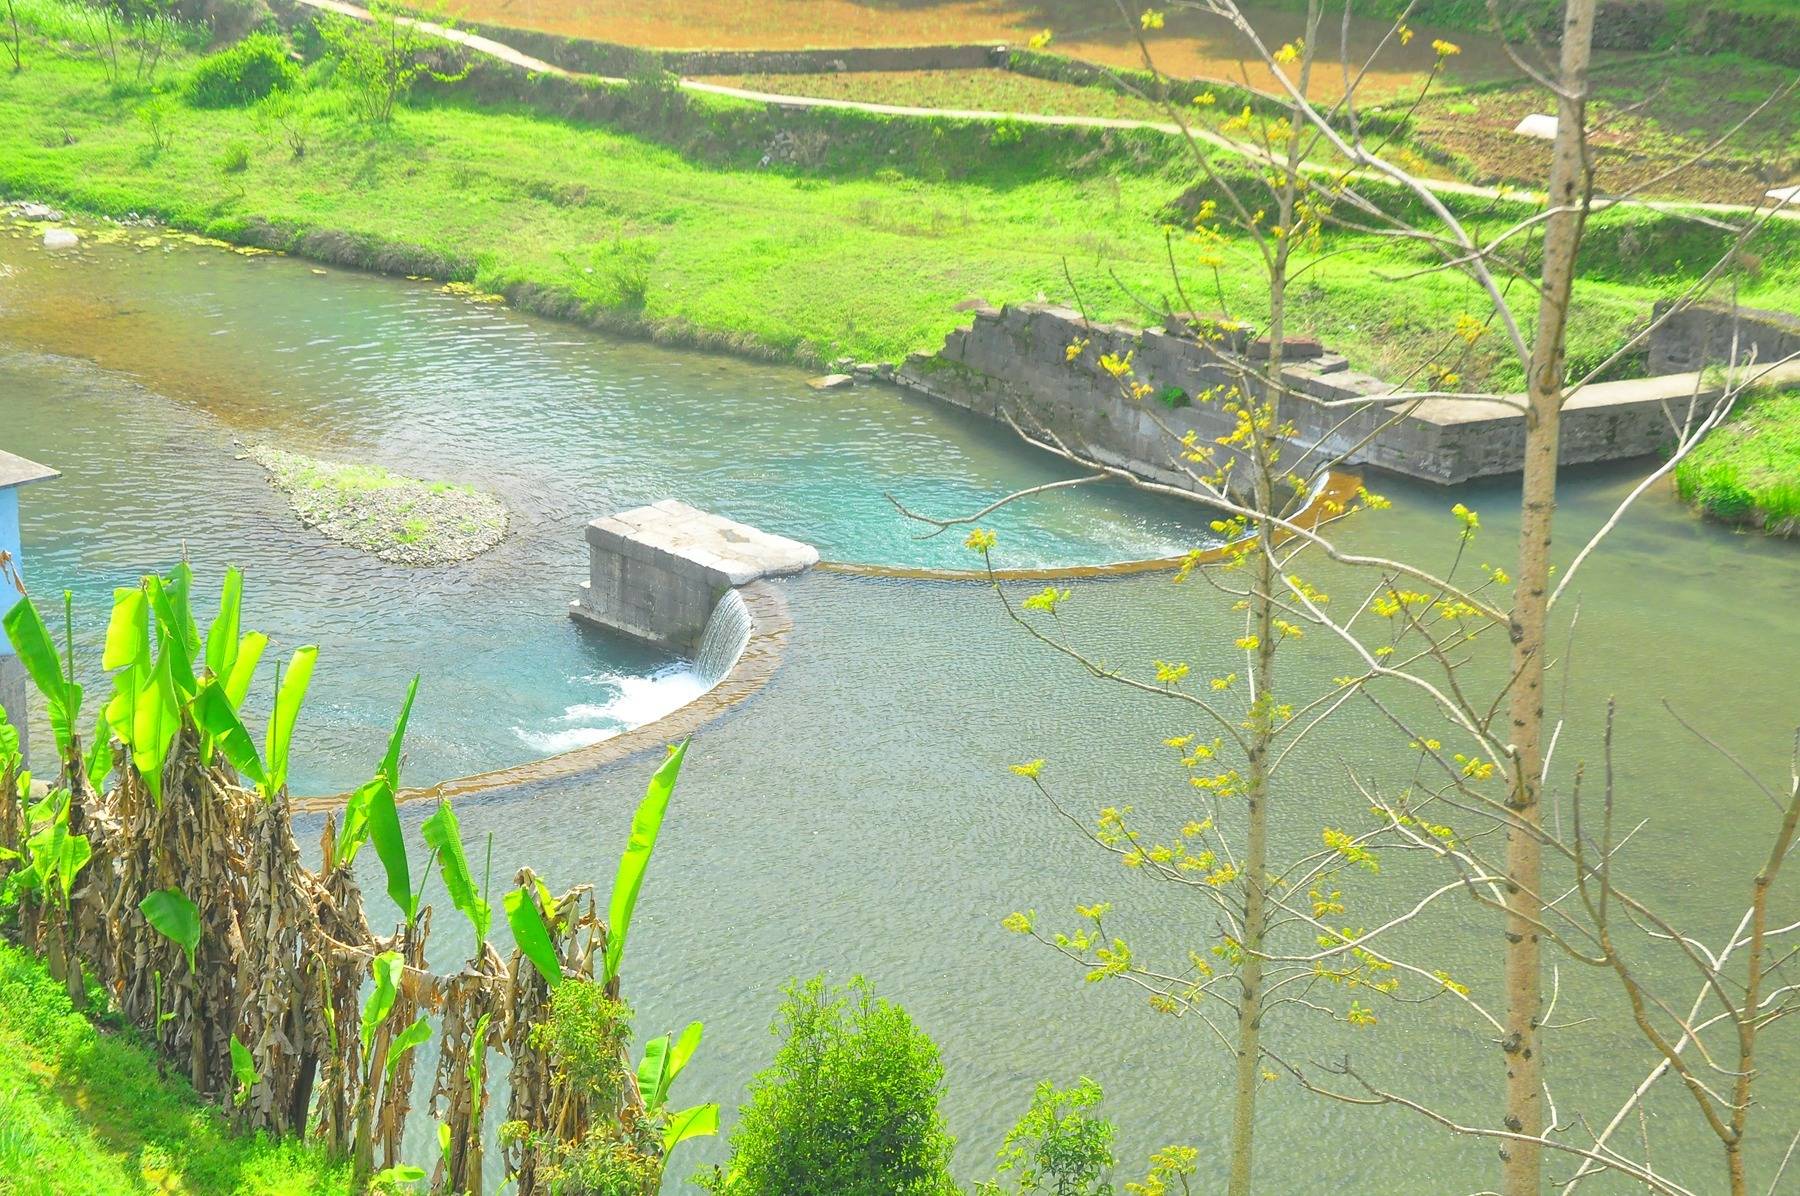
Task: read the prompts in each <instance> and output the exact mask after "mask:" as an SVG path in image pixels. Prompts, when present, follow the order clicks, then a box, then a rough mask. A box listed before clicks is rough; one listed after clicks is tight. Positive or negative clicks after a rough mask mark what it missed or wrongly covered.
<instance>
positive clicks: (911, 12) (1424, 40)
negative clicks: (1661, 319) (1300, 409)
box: [450, 0, 1513, 100]
mask: <svg viewBox="0 0 1800 1196" xmlns="http://www.w3.org/2000/svg"><path fill="white" fill-rule="evenodd" d="M1133 7H1134V8H1135V7H1137V6H1136V4H1135V0H1134V5H1133ZM450 9H451V11H452V12H453V13H454V14H456V15H457V16H459V17H461V18H463V19H465V20H471V21H479V22H483V23H487V24H496V25H510V26H513V27H516V28H526V29H539V30H543V31H545V32H549V33H560V34H564V35H567V36H573V37H585V38H593V39H595V40H599V41H607V42H617V43H621V44H624V45H632V46H642V47H647V48H652V49H667V50H674V49H682V50H698V49H708V50H726V49H756V50H784V49H837V48H845V47H851V46H913V45H933V44H944V43H967V42H986V41H992V42H995V43H1005V44H1009V45H1016V46H1023V45H1024V44H1026V42H1028V41H1029V40H1030V39H1031V38H1032V37H1033V36H1034V35H1036V34H1039V33H1041V32H1042V31H1044V30H1049V31H1050V32H1051V34H1052V41H1051V44H1050V46H1049V48H1050V49H1052V50H1054V51H1056V52H1057V53H1061V54H1067V55H1070V56H1072V57H1075V58H1083V59H1087V60H1088V61H1091V62H1099V63H1105V64H1107V65H1111V66H1129V67H1141V66H1142V65H1143V61H1142V58H1141V57H1140V54H1139V50H1138V46H1137V43H1136V40H1135V38H1134V37H1133V34H1132V30H1131V29H1130V28H1129V27H1128V26H1127V25H1126V24H1125V22H1124V21H1123V20H1122V19H1121V18H1120V16H1119V11H1118V8H1117V7H1116V5H1115V4H1114V3H1113V2H1112V0H684V2H683V3H681V4H679V5H676V4H645V3H642V2H641V0H450ZM1246 12H1247V14H1248V15H1249V16H1250V17H1251V19H1252V20H1253V21H1254V22H1255V23H1256V25H1257V27H1258V29H1260V30H1261V31H1262V32H1263V35H1264V37H1265V38H1266V39H1267V40H1269V41H1270V43H1271V47H1273V46H1278V45H1280V44H1281V43H1282V42H1284V41H1287V40H1290V39H1292V38H1296V37H1299V36H1300V35H1301V34H1302V33H1303V32H1304V24H1303V20H1302V18H1301V17H1300V16H1298V15H1297V14H1295V13H1292V12H1288V11H1283V10H1278V9H1268V10H1262V9H1257V8H1254V7H1250V8H1247V9H1246ZM1387 31H1388V26H1387V24H1386V23H1385V22H1381V21H1361V20H1359V21H1353V22H1352V23H1351V30H1350V50H1351V56H1352V60H1353V61H1354V62H1356V63H1358V64H1360V63H1361V62H1362V60H1363V59H1365V58H1366V57H1367V56H1368V55H1369V54H1370V53H1371V52H1372V51H1373V50H1374V49H1375V47H1376V46H1377V45H1378V44H1379V43H1380V40H1381V38H1382V37H1383V36H1384V35H1385V34H1386V33H1387ZM1416 34H1417V36H1415V37H1414V38H1413V39H1412V42H1411V44H1409V45H1406V46H1400V45H1398V44H1394V45H1390V46H1389V47H1388V48H1387V49H1386V50H1384V51H1383V53H1382V54H1381V56H1380V58H1379V59H1378V61H1377V62H1376V63H1375V64H1374V66H1373V67H1372V68H1371V69H1370V71H1369V72H1368V74H1367V75H1366V76H1365V78H1364V80H1363V84H1362V87H1363V94H1364V95H1365V96H1367V97H1368V98H1369V99H1370V100H1376V99H1392V98H1395V97H1397V96H1401V95H1405V94H1407V93H1409V92H1411V91H1413V90H1416V89H1417V87H1418V86H1419V84H1420V82H1421V80H1422V79H1423V78H1424V77H1425V74H1426V73H1427V72H1429V71H1430V70H1431V68H1432V65H1433V64H1434V63H1435V62H1436V61H1437V54H1436V52H1435V51H1434V50H1433V49H1432V48H1431V43H1432V41H1433V39H1434V38H1437V37H1439V36H1442V37H1445V38H1447V39H1448V40H1450V41H1453V42H1455V43H1456V44H1457V45H1459V46H1460V47H1461V49H1462V53H1461V54H1459V55H1457V56H1456V57H1455V58H1454V59H1452V60H1451V61H1450V63H1449V66H1448V70H1447V77H1448V79H1449V80H1450V81H1452V82H1461V83H1469V82H1480V81H1484V80H1492V79H1495V78H1503V77H1509V76H1510V75H1511V74H1512V73H1513V68H1512V66H1511V64H1510V63H1509V62H1508V61H1507V60H1506V57H1505V55H1504V54H1503V53H1502V52H1501V50H1500V47H1499V44H1498V43H1497V42H1495V41H1494V40H1493V39H1491V38H1487V37H1482V36H1478V35H1476V34H1472V33H1462V32H1459V33H1440V32H1439V31H1435V30H1432V29H1430V28H1428V27H1425V26H1420V27H1419V28H1418V29H1417V30H1416ZM1147 36H1148V38H1149V41H1150V47H1151V50H1152V53H1153V54H1154V56H1155V61H1156V66H1157V68H1158V69H1160V70H1163V71H1166V72H1167V73H1169V74H1171V75H1175V76H1178V77H1181V78H1194V79H1200V78H1204V79H1222V80H1226V81H1229V82H1233V83H1247V84H1248V85H1250V86H1252V87H1255V88H1257V89H1258V90H1267V89H1269V88H1270V87H1271V86H1272V85H1273V81H1272V79H1271V78H1270V76H1269V74H1268V72H1267V71H1265V70H1264V69H1263V68H1262V67H1261V66H1260V65H1256V66H1251V65H1249V64H1248V63H1247V62H1246V61H1245V59H1246V58H1247V57H1248V54H1247V51H1248V47H1247V46H1246V45H1245V44H1244V43H1243V42H1242V41H1241V39H1240V38H1239V37H1238V35H1237V34H1236V32H1235V31H1233V30H1232V29H1231V28H1230V27H1229V26H1227V25H1226V24H1225V23H1224V22H1223V21H1221V20H1219V19H1218V18H1216V17H1207V16H1202V15H1199V14H1195V13H1187V12H1175V11H1171V12H1169V13H1168V18H1167V23H1166V25H1165V27H1164V28H1162V29H1160V30H1155V31H1152V32H1150V33H1149V34H1148V35H1147ZM1321 42H1322V44H1326V45H1329V46H1330V47H1332V49H1333V51H1334V56H1335V50H1336V48H1337V46H1338V45H1339V44H1340V29H1339V26H1338V24H1337V23H1336V22H1332V23H1331V24H1330V28H1329V29H1328V30H1327V31H1326V33H1325V34H1324V35H1323V36H1322V37H1321ZM1313 90H1314V93H1315V95H1316V96H1317V97H1319V98H1326V97H1330V96H1334V95H1337V94H1341V92H1342V90H1343V77H1342V73H1341V72H1340V71H1338V70H1335V69H1332V70H1326V71H1321V72H1319V74H1318V77H1317V78H1316V79H1315V80H1314V87H1313Z"/></svg>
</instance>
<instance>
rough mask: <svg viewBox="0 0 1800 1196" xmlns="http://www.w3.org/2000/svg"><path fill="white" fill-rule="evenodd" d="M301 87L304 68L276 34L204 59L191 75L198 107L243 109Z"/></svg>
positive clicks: (260, 36)
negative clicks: (290, 56) (272, 95)
mask: <svg viewBox="0 0 1800 1196" xmlns="http://www.w3.org/2000/svg"><path fill="white" fill-rule="evenodd" d="M299 84H300V68H299V67H298V66H296V65H294V63H293V61H292V60H291V59H289V58H288V53H287V46H286V45H284V44H283V43H282V40H281V39H280V38H278V37H276V36H275V35H274V34H272V33H257V34H253V35H251V36H250V37H247V38H245V39H244V40H243V41H241V42H239V43H238V44H237V45H235V46H233V47H231V48H230V49H229V50H221V51H219V52H218V53H217V54H211V55H208V56H207V57H205V58H202V59H201V60H200V62H199V64H198V65H197V66H195V67H194V73H193V74H192V75H190V76H188V102H189V103H190V104H192V105H194V107H196V108H240V107H243V106H245V105H247V104H254V103H256V101H258V100H261V99H265V98H267V97H268V96H269V95H271V94H272V93H274V92H277V91H287V90H288V89H290V88H293V87H297V86H299Z"/></svg>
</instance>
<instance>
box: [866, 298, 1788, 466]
mask: <svg viewBox="0 0 1800 1196" xmlns="http://www.w3.org/2000/svg"><path fill="white" fill-rule="evenodd" d="M1196 326H1197V324H1196V323H1194V322H1190V321H1189V320H1188V319H1186V318H1179V317H1178V318H1176V319H1173V320H1171V321H1170V326H1169V327H1165V328H1136V327H1132V326H1129V325H1124V324H1100V323H1090V322H1089V321H1087V320H1085V319H1083V318H1082V316H1081V313H1079V312H1076V311H1071V310H1069V309H1067V308H1060V307H1050V306H1045V305H1040V304H1023V305H1019V306H1011V307H1006V308H1002V309H994V308H991V307H988V308H979V309H977V310H976V313H975V320H974V323H973V324H972V325H971V326H970V327H968V328H966V329H958V330H957V331H955V332H952V333H951V334H950V335H949V336H948V337H946V338H945V341H944V347H943V349H942V350H941V351H939V352H937V353H935V354H924V353H914V354H912V355H911V356H910V357H908V358H907V359H906V362H905V364H904V365H903V366H902V367H901V369H900V371H899V373H898V375H897V376H896V379H895V380H896V381H897V382H899V384H900V385H901V386H903V387H906V388H907V389H910V390H914V391H917V392H919V393H922V394H926V395H929V396H931V397H933V398H936V399H940V400H942V401H944V402H947V403H951V404H954V405H955V406H958V407H963V408H966V409H968V410H970V411H974V412H976V413H978V414H981V415H985V416H988V417H989V418H991V419H998V420H1005V419H1011V420H1012V421H1013V422H1014V423H1016V424H1017V425H1018V426H1019V427H1020V428H1021V429H1022V430H1023V431H1025V432H1027V433H1028V434H1032V435H1035V436H1039V437H1043V436H1045V434H1048V435H1050V436H1054V437H1055V438H1056V439H1058V440H1060V441H1061V442H1062V443H1063V444H1064V445H1065V446H1067V447H1068V448H1070V449H1072V450H1076V451H1079V452H1081V453H1084V454H1087V455H1089V456H1091V457H1093V458H1094V459H1096V460H1099V461H1102V462H1104V463H1106V464H1108V465H1113V466H1116V467H1118V468H1122V469H1125V470H1127V471H1129V472H1131V473H1133V474H1135V475H1137V476H1139V477H1142V478H1146V479H1148V480H1151V481H1158V482H1165V483H1169V484H1172V485H1176V486H1183V487H1188V486H1189V485H1190V482H1191V479H1190V478H1189V477H1188V475H1187V473H1186V472H1185V470H1184V469H1183V468H1182V465H1181V462H1180V461H1179V460H1178V458H1177V455H1176V453H1177V448H1178V445H1177V440H1178V438H1179V437H1180V436H1182V435H1183V434H1185V433H1187V432H1189V431H1192V432H1194V433H1196V434H1197V435H1198V436H1199V437H1200V438H1201V439H1202V440H1211V439H1214V438H1215V437H1218V436H1223V435H1225V434H1227V433H1229V432H1230V431H1231V430H1232V425H1233V420H1232V417H1231V416H1229V415H1228V414H1226V413H1225V412H1223V411H1221V410H1220V409H1219V405H1218V404H1216V403H1193V402H1191V398H1192V396H1195V395H1199V394H1202V393H1204V392H1206V391H1208V390H1211V389H1212V388H1214V387H1216V386H1219V385H1221V384H1231V383H1233V382H1235V381H1236V380H1237V379H1238V377H1239V374H1238V373H1237V372H1236V371H1235V370H1234V369H1233V368H1232V363H1231V355H1233V354H1241V353H1248V354H1249V355H1251V357H1254V355H1255V353H1256V351H1257V346H1256V345H1254V344H1251V343H1250V342H1249V337H1248V335H1247V334H1246V333H1243V332H1230V331H1227V332H1224V333H1223V334H1218V333H1216V331H1215V335H1218V339H1216V340H1204V339H1202V338H1200V337H1197V336H1196V335H1194V331H1193V329H1194V328H1195V327H1196ZM1683 331H1684V333H1685V331H1686V330H1685V329H1684V330H1683ZM1715 339H1719V338H1715ZM1077 345H1079V346H1080V349H1079V351H1078V352H1077V353H1075V354H1074V356H1073V357H1071V354H1070V349H1071V347H1072V346H1077ZM1127 353H1129V354H1130V355H1131V361H1132V369H1133V371H1134V373H1135V375H1136V376H1137V378H1139V379H1140V380H1142V381H1144V382H1146V383H1148V384H1149V385H1150V387H1151V388H1152V389H1151V393H1150V395H1149V396H1147V397H1145V398H1141V399H1133V398H1130V397H1128V396H1126V395H1124V394H1122V393H1121V388H1120V385H1119V383H1118V381H1117V380H1115V379H1114V378H1113V377H1112V376H1110V375H1109V374H1107V373H1106V372H1105V371H1104V370H1103V369H1102V368H1101V367H1100V364H1099V361H1100V358H1101V357H1102V356H1103V355H1107V354H1110V355H1113V356H1115V357H1120V358H1123V357H1124V356H1125V355H1126V354H1127ZM1665 356H1667V355H1665ZM1651 357H1652V360H1653V361H1654V360H1658V359H1659V358H1658V345H1657V344H1656V343H1654V342H1653V343H1652V345H1651ZM1288 359H1289V364H1288V365H1287V366H1286V367H1285V368H1284V369H1283V371H1282V380H1283V383H1284V385H1285V388H1286V391H1287V392H1288V395H1289V397H1288V398H1287V399H1284V401H1283V405H1282V417H1283V419H1284V420H1285V421H1288V422H1291V423H1292V424H1293V425H1294V429H1295V432H1294V435H1293V436H1292V437H1291V438H1290V443H1291V444H1293V445H1295V446H1297V447H1298V448H1299V449H1301V450H1303V452H1302V453H1301V454H1296V455H1295V456H1293V457H1290V458H1289V464H1290V465H1291V466H1295V467H1299V466H1302V465H1305V464H1307V463H1308V462H1306V461H1305V460H1304V459H1303V457H1304V454H1305V453H1311V454H1313V455H1314V456H1315V459H1324V458H1325V457H1327V456H1329V457H1331V458H1336V457H1338V456H1339V455H1340V454H1341V455H1343V462H1344V464H1346V465H1352V466H1359V465H1360V466H1375V467H1377V468H1379V469H1384V470H1388V471H1391V472H1393V473H1399V474H1404V475H1406V476H1408V477H1414V478H1420V479H1423V480H1425V481H1430V482H1437V483H1442V484H1453V483H1457V482H1464V481H1467V480H1469V479H1470V478H1478V477H1489V476H1494V475H1498V474H1507V473H1514V472H1517V471H1518V470H1519V469H1520V468H1521V467H1522V463H1523V459H1524V450H1525V425H1524V417H1523V415H1522V414H1521V413H1520V411H1519V410H1517V409H1516V408H1514V407H1512V406H1510V405H1508V404H1506V403H1501V402H1494V401H1474V400H1466V401H1465V400H1457V399H1428V400H1423V401H1420V400H1411V401H1409V402H1406V403H1395V402H1392V401H1391V400H1389V399H1388V398H1387V396H1390V395H1391V394H1393V393H1394V389H1395V388H1394V387H1393V386H1392V385H1390V384H1389V383H1387V382H1384V381H1382V380H1381V379H1379V378H1375V377H1372V376H1370V375H1368V374H1362V373H1358V372H1356V371H1355V370H1352V369H1350V368H1349V363H1348V362H1347V361H1346V360H1345V359H1344V358H1343V357H1342V356H1340V355H1337V354H1334V353H1328V352H1326V351H1325V350H1324V349H1323V348H1322V347H1321V346H1320V345H1319V344H1318V343H1317V342H1313V341H1305V340H1294V341H1291V342H1290V343H1289V345H1288ZM1763 360H1769V358H1767V357H1764V358H1763ZM1701 364H1703V363H1702V362H1700V361H1697V360H1690V361H1689V363H1688V368H1689V369H1696V368H1698V367H1699V366H1700V365H1701ZM1780 372H1781V374H1782V376H1783V379H1782V380H1793V379H1795V378H1800V370H1796V369H1795V368H1794V367H1792V366H1789V367H1784V368H1783V369H1782V370H1781V371H1780ZM1718 396H1719V389H1718V385H1717V383H1716V382H1715V381H1714V380H1712V379H1710V378H1707V377H1704V376H1703V375H1701V374H1698V373H1671V374H1664V375H1659V376H1656V377H1651V378H1640V379H1632V380H1630V381H1624V382H1607V383H1599V384H1596V385H1592V386H1588V387H1585V388H1584V389H1583V390H1582V391H1581V392H1580V393H1579V394H1577V395H1576V396H1575V397H1574V398H1573V399H1572V400H1570V402H1569V404H1568V406H1567V407H1566V408H1565V411H1564V416H1563V429H1562V439H1561V458H1562V461H1563V463H1564V464H1579V463H1583V462H1592V461H1612V460H1622V459H1625V458H1629V457H1641V456H1645V455H1647V454H1650V453H1655V452H1658V451H1661V450H1663V449H1665V448H1666V447H1667V446H1668V445H1669V444H1670V443H1672V441H1673V439H1674V436H1673V433H1672V431H1671V428H1670V425H1669V420H1670V418H1671V417H1672V418H1674V419H1675V420H1678V421H1679V420H1682V419H1684V418H1685V417H1686V414H1687V407H1688V404H1689V403H1690V402H1691V403H1694V404H1696V405H1697V408H1698V409H1697V410H1696V412H1695V418H1696V419H1698V418H1700V417H1701V416H1702V415H1704V413H1705V411H1706V410H1709V409H1710V408H1711V405H1712V404H1713V402H1714V401H1716V400H1717V398H1718ZM1396 416H1398V418H1396ZM1171 433H1172V434H1173V435H1171Z"/></svg>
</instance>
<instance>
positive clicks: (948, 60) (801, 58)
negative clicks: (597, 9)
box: [459, 23, 1006, 78]
mask: <svg viewBox="0 0 1800 1196" xmlns="http://www.w3.org/2000/svg"><path fill="white" fill-rule="evenodd" d="M459 28H462V29H466V30H468V31H469V32H471V33H478V34H480V35H482V36H483V37H491V38H493V39H495V40H496V41H500V42H504V43H506V44H507V45H509V46H513V47H516V48H517V49H520V50H523V51H524V52H525V53H527V54H530V55H531V56H532V57H534V58H542V59H543V60H544V61H545V62H549V63H553V64H555V65H556V66H560V67H562V68H563V69H564V70H565V71H579V72H581V73H583V74H590V75H608V76H613V77H616V78H625V77H629V76H631V75H633V74H635V73H637V72H639V71H641V70H643V69H644V67H645V66H647V65H650V64H654V65H656V66H657V67H660V68H661V69H662V70H665V71H673V72H674V73H675V74H677V75H681V76H683V77H693V76H696V75H829V74H834V73H838V72H844V71H953V70H974V69H978V68H982V67H993V66H999V65H1002V64H1003V63H1004V62H1005V60H1006V51H1005V48H1004V47H996V46H994V45H944V46H868V47H851V48H845V49H841V50H643V49H639V48H637V47H635V46H625V45H619V44H616V43H614V42H603V41H596V40H594V39H592V38H584V37H568V36H565V35H563V34H559V33H545V32H542V31H541V30H536V29H515V28H511V27H508V26H504V25H483V24H473V23H464V24H462V25H460V26H459Z"/></svg>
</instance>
